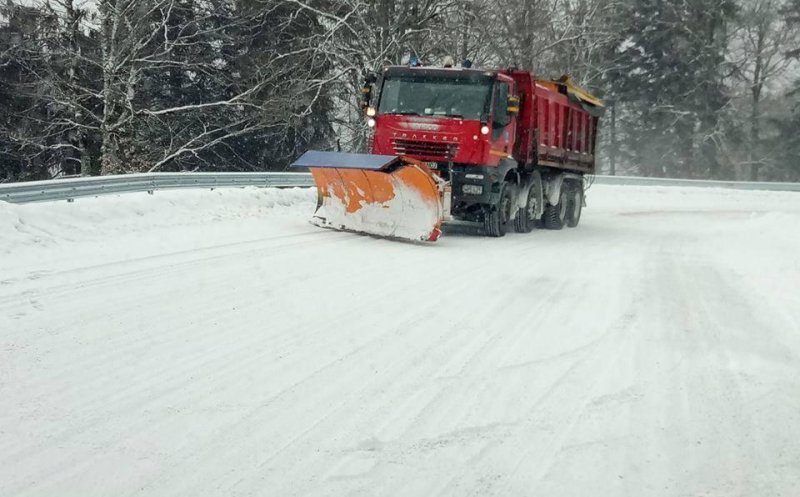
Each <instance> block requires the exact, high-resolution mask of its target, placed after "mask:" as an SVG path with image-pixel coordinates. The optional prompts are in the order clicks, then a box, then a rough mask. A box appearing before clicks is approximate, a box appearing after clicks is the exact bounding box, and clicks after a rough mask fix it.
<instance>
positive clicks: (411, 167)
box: [292, 151, 443, 241]
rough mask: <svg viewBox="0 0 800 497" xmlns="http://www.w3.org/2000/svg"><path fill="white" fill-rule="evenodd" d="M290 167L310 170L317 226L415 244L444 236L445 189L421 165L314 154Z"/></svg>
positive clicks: (396, 159) (363, 156) (394, 159)
mask: <svg viewBox="0 0 800 497" xmlns="http://www.w3.org/2000/svg"><path fill="white" fill-rule="evenodd" d="M292 166H294V167H308V168H309V170H310V171H311V174H312V176H313V177H314V183H316V185H317V192H318V195H319V200H318V204H317V211H316V212H315V213H314V217H313V218H312V222H313V223H314V224H316V225H318V226H322V227H326V228H333V229H339V230H347V231H356V232H360V233H368V234H371V235H377V236H384V237H390V238H403V239H407V240H415V241H416V240H423V241H435V240H436V239H438V237H439V235H440V234H441V224H442V217H443V207H442V200H441V190H442V186H441V184H440V180H439V179H438V177H437V176H436V175H435V174H434V173H433V172H432V171H431V170H430V169H429V168H428V167H427V166H425V165H424V164H422V163H420V162H418V161H415V160H413V159H407V158H401V157H395V156H387V155H369V154H345V153H339V152H317V151H311V152H307V153H305V154H304V155H303V156H302V157H300V158H299V159H298V160H297V161H296V162H295V163H294V164H292Z"/></svg>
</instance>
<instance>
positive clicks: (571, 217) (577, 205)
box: [567, 185, 583, 228]
mask: <svg viewBox="0 0 800 497" xmlns="http://www.w3.org/2000/svg"><path fill="white" fill-rule="evenodd" d="M571 197H572V198H571V200H570V203H569V212H567V227H569V228H574V227H576V226H578V223H580V222H581V212H583V188H581V187H580V185H578V187H577V189H576V190H575V192H573V194H572V195H571Z"/></svg>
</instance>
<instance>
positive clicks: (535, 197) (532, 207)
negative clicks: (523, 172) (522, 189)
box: [514, 173, 542, 233]
mask: <svg viewBox="0 0 800 497" xmlns="http://www.w3.org/2000/svg"><path fill="white" fill-rule="evenodd" d="M540 205H542V178H541V176H539V174H538V173H536V174H534V175H533V176H532V177H531V184H530V188H528V198H527V199H526V200H525V207H522V208H520V210H519V212H518V213H517V217H516V219H514V228H515V229H516V231H517V233H530V232H531V231H533V228H535V227H537V224H538V220H537V219H536V216H537V215H538V214H539V206H540Z"/></svg>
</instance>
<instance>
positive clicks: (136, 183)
mask: <svg viewBox="0 0 800 497" xmlns="http://www.w3.org/2000/svg"><path fill="white" fill-rule="evenodd" d="M594 182H595V183H597V184H601V185H635V186H694V187H706V188H707V187H711V188H735V189H740V190H770V191H794V192H800V183H773V182H765V181H758V182H746V181H742V182H739V181H707V180H689V179H671V178H641V177H635V176H595V179H594ZM243 186H259V187H277V188H289V187H301V188H304V187H311V186H314V181H313V180H312V178H311V175H310V174H308V173H294V172H252V173H147V174H124V175H118V176H92V177H86V178H70V179H55V180H47V181H30V182H25V183H7V184H0V200H4V201H6V202H12V203H25V202H43V201H48V200H73V199H75V198H78V197H93V196H97V195H106V194H114V193H127V192H153V191H155V190H166V189H176V188H223V187H243Z"/></svg>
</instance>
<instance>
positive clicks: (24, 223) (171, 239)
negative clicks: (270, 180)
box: [0, 187, 316, 277]
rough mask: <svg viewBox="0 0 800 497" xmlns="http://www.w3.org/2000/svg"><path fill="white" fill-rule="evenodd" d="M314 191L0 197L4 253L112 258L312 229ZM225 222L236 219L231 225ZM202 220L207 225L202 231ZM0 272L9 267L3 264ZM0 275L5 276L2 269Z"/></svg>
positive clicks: (48, 260)
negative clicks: (19, 200)
mask: <svg viewBox="0 0 800 497" xmlns="http://www.w3.org/2000/svg"><path fill="white" fill-rule="evenodd" d="M315 202H316V190H315V189H309V188H292V189H275V188H255V187H249V188H241V189H238V188H223V189H216V190H165V191H157V192H155V194H154V195H149V194H147V193H128V194H122V195H106V196H100V197H94V198H79V199H76V200H75V202H64V201H60V202H40V203H32V204H9V203H6V202H0V233H3V236H2V237H0V259H4V260H6V261H8V260H9V256H11V255H12V254H14V255H15V257H27V258H38V259H39V261H38V264H39V265H40V266H41V267H43V268H44V267H50V266H53V265H54V264H66V265H67V266H69V265H71V264H70V259H72V258H73V257H72V256H73V255H77V254H79V253H82V254H83V255H82V257H83V258H84V259H85V258H86V256H87V255H88V256H89V258H91V259H93V260H95V261H97V262H98V263H99V262H110V261H113V260H117V259H122V258H131V257H143V256H147V255H150V254H154V253H160V252H163V251H171V250H190V249H194V248H198V247H202V246H204V245H206V244H207V243H208V242H207V241H206V238H209V237H210V235H211V234H212V233H213V235H214V236H215V237H220V236H222V237H229V238H230V239H231V240H232V241H236V240H243V239H249V238H253V237H257V236H259V235H262V234H264V233H265V232H269V231H270V230H273V229H285V225H286V224H287V223H288V224H290V225H294V226H295V229H309V228H310V227H309V226H308V224H307V222H306V221H307V219H308V218H309V217H310V216H311V214H312V213H313V212H314V207H315V205H316V204H315ZM228 221H237V223H236V224H235V225H234V224H231V223H228ZM197 226H204V229H203V230H197V229H196V227H197ZM3 266H4V265H3V262H2V261H0V273H2V272H9V271H11V269H10V268H5V267H3ZM0 277H2V274H0Z"/></svg>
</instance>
